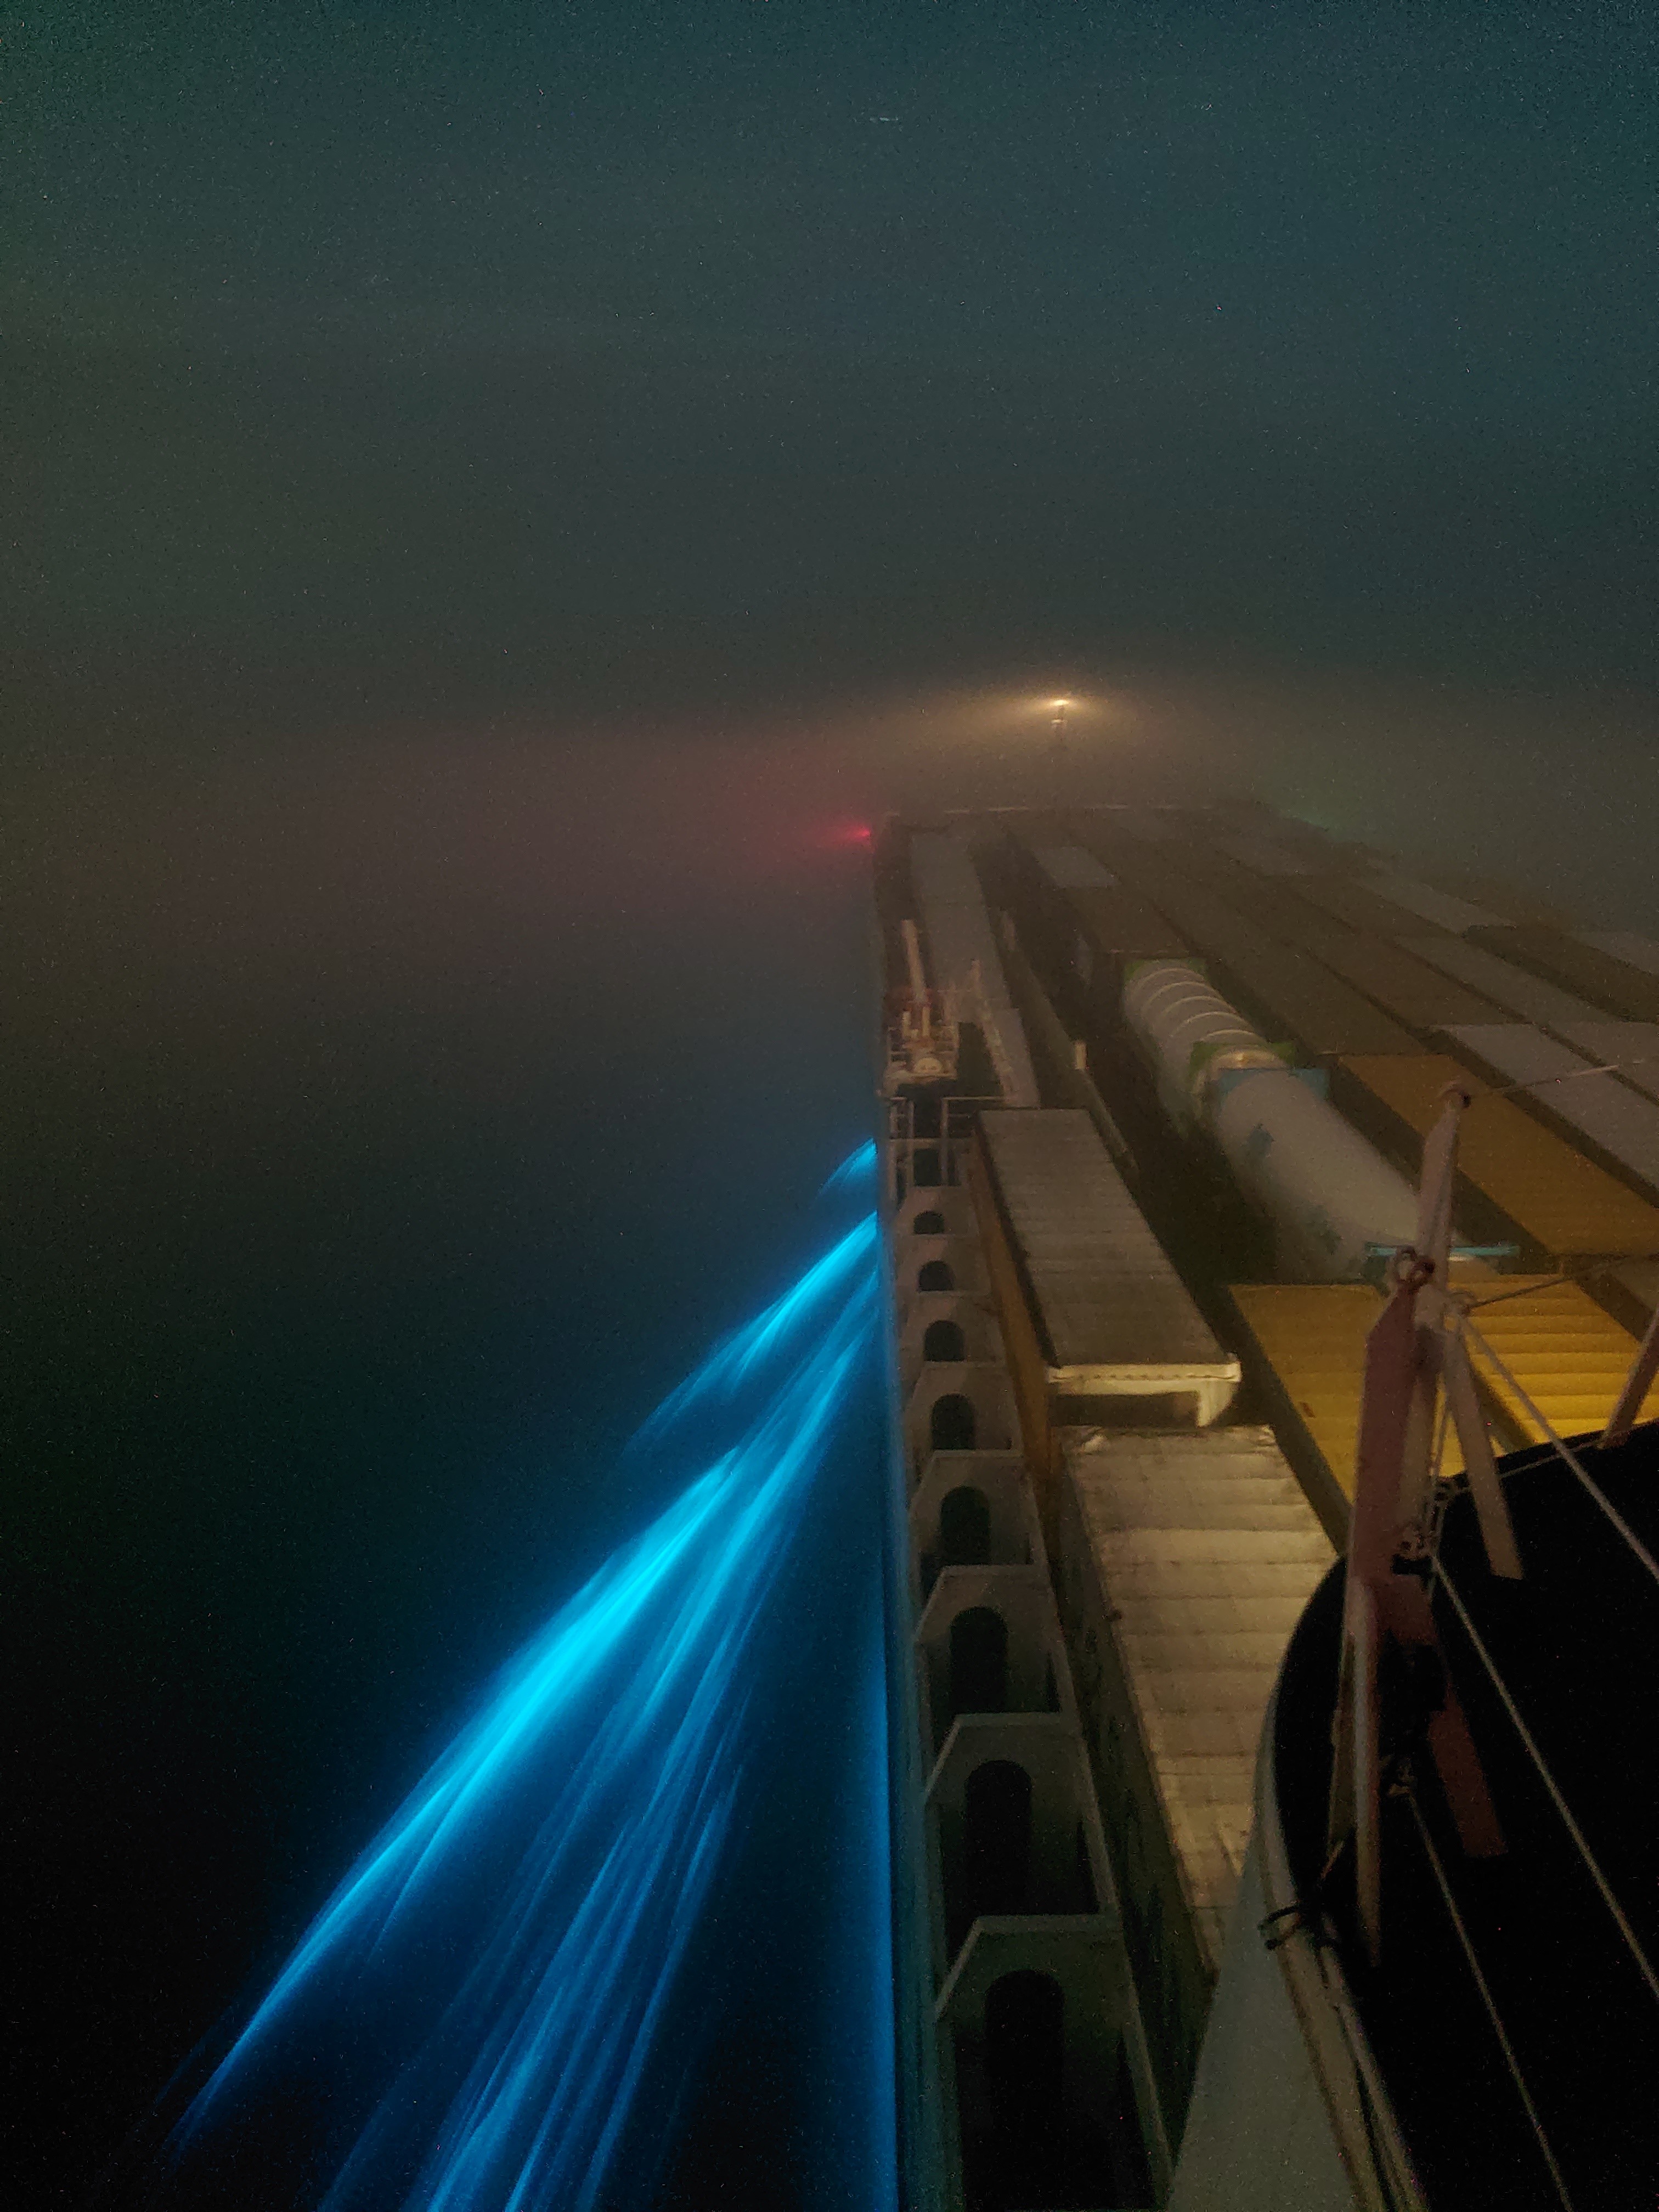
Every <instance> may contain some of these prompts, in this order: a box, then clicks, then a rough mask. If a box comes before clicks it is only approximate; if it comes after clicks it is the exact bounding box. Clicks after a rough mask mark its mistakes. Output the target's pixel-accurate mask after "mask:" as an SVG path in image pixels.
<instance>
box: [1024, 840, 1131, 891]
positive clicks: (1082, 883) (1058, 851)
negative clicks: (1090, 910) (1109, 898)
mask: <svg viewBox="0 0 1659 2212" xmlns="http://www.w3.org/2000/svg"><path fill="white" fill-rule="evenodd" d="M1031 850H1032V857H1033V858H1034V859H1035V860H1036V864H1037V866H1038V867H1040V868H1041V869H1042V872H1043V874H1044V875H1045V876H1047V877H1048V880H1049V882H1050V883H1051V884H1055V885H1056V886H1057V887H1058V888H1059V889H1060V890H1063V891H1112V890H1116V889H1117V878H1116V877H1115V875H1114V874H1113V873H1112V872H1111V870H1110V869H1109V868H1103V867H1102V866H1101V865H1100V862H1099V861H1098V860H1096V858H1095V856H1094V854H1092V853H1085V851H1084V849H1083V848H1082V846H1081V845H1036V846H1033V847H1032V848H1031Z"/></svg>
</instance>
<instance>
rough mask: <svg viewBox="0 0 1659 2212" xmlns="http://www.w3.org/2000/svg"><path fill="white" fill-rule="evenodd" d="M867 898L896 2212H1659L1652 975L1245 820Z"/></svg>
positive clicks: (1234, 818)
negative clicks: (900, 1515)
mask: <svg viewBox="0 0 1659 2212" xmlns="http://www.w3.org/2000/svg"><path fill="white" fill-rule="evenodd" d="M877 889H878V911H879V915H880V920H881V925H882V941H883V945H884V985H885V988H886V991H887V994H888V998H887V1030H886V1036H887V1045H886V1049H885V1051H884V1054H883V1056H882V1076H881V1083H882V1091H883V1095H884V1108H885V1113H886V1119H887V1127H886V1139H885V1144H884V1209H885V1215H886V1224H887V1231H888V1249H889V1253H890V1262H891V1270H892V1283H893V1305H892V1311H893V1316H894V1347H893V1350H894V1359H893V1365H894V1379H895V1392H896V1435H897V1439H898V1441H897V1444H896V1453H897V1456H898V1458H899V1460H900V1462H901V1466H900V1468H899V1475H900V1477H901V1479H902V1492H903V1499H904V1512H905V1517H906V1533H907V1538H908V1553H907V1557H906V1559H905V1562H904V1574H903V1579H904V1580H905V1581H906V1583H907V1584H908V1588H907V1590H906V1594H905V1599H904V1602H903V1607H902V1609H903V1612H904V1615H905V1618H904V1620H903V1623H902V1629H903V1640H904V1643H905V1644H906V1648H907V1650H908V1660H907V1662H906V1663H907V1665H908V1666H909V1667H911V1668H914V1676H915V1690H914V1696H913V1698H912V1699H911V1701H910V1709H909V1713H908V1721H907V1723H906V1725H907V1726H908V1729H909V1730H910V1731H911V1735H912V1739H913V1740H912V1741H911V1742H910V1743H909V1744H908V1746H907V1756H906V1757H905V1758H903V1759H901V1760H900V1762H899V1770H898V1780H897V1784H896V1786H897V1787H898V1789H899V1790H900V1792H901V1795H902V1796H908V1802H906V1803H904V1804H902V1806H901V1819H900V1832H901V1833H904V1832H908V1833H909V1834H910V1836H911V1837H912V1838H913V1839H914V1847H913V1858H914V1863H911V1864H910V1865H909V1866H908V1868H907V1867H906V1866H903V1865H902V1866H901V1868H900V1879H901V1887H903V1885H904V1883H905V1882H906V1881H907V1880H912V1879H913V1887H912V1890H911V1892H910V1896H911V1899H912V1901H913V1902H914V1905H915V1911H914V1914H913V1915H910V1916H908V1917H907V1912H906V1909H905V1905H904V1900H903V1899H901V1910H900V1924H901V1928H903V1927H905V1926H906V1925H909V1924H914V1925H915V1928H916V1929H918V1930H919V1931H921V1930H925V1933H924V1934H921V1935H920V1936H919V1942H918V1944H917V1947H916V1948H917V1950H918V1951H919V1953H921V1954H925V1955H922V1956H921V1957H920V1958H919V1959H918V1960H916V1962H915V1970H914V1972H913V1973H912V1975H911V1977H910V1978H909V1980H908V1983H907V1984H905V1987H906V1989H907V1990H908V1993H909V2000H910V2002H911V2009H912V2011H913V2012H914V2014H915V2020H914V2021H912V2023H911V2026H912V2029H913V2034H912V2039H911V2045H912V2048H913V2049H914V2050H915V2052H916V2053H917V2054H918V2060H919V2063H918V2067H917V2074H918V2079H919V2081H920V2082H921V2087H920V2090H919V2092H918V2096H919V2100H920V2104H921V2107H922V2108H923V2110H922V2112H921V2116H920V2117H919V2118H916V2120H915V2124H914V2126H913V2133H914V2134H915V2136H916V2144H915V2154H914V2155H913V2158H912V2160H911V2167H912V2180H913V2194H914V2195H915V2199H916V2201H917V2202H918V2203H924V2202H931V2203H939V2204H940V2205H944V2206H950V2207H955V2206H962V2207H965V2208H969V2212H980V2208H984V2209H985V2212H994V2208H1006V2209H1007V2212H1017V2208H1022V2207H1023V2208H1034V2207H1036V2206H1049V2207H1055V2208H1058V2207H1061V2206H1074V2207H1085V2206H1094V2207H1106V2206H1126V2207H1127V2206H1137V2207H1148V2206H1153V2205H1162V2204H1164V2203H1173V2204H1175V2205H1176V2206H1179V2207H1182V2208H1183V2212H1184V2208H1191V2209H1192V2212H1198V2208H1201V2207H1209V2206H1215V2207H1218V2208H1219V2207H1221V2206H1222V2205H1224V2204H1225V2206H1227V2207H1228V2208H1229V2212H1237V2208H1239V2207H1240V2206H1261V2207H1262V2208H1263V2209H1264V2212H1266V2208H1267V2207H1285V2208H1303V2207H1306V2208H1314V2207H1320V2208H1324V2207H1330V2208H1337V2207H1346V2206H1351V2205H1359V2206H1364V2207H1368V2208H1369V2207H1390V2206H1420V2205H1430V2206H1435V2207H1448V2206H1451V2205H1454V2204H1455V2205H1458V2206H1462V2205H1464V2204H1471V2205H1474V2204H1480V2205H1484V2204H1487V2203H1491V2204H1493V2205H1496V2204H1498V2203H1504V2204H1505V2205H1518V2204H1532V2203H1539V2204H1550V2203H1566V2204H1572V2203H1578V2204H1580V2205H1583V2204H1586V2203H1598V2204H1603V2205H1605V2204H1610V2203H1626V2202H1628V2203H1632V2204H1634V2203H1650V2202H1651V2201H1652V2197H1653V2193H1654V2188H1655V2185H1656V2181H1659V2129H1656V2126H1655V2123H1654V2122H1653V2120H1652V2119H1651V2118H1650V2117H1648V2116H1647V2114H1646V2111H1645V2106H1646V2104H1647V2103H1650V2102H1651V2100H1650V2099H1644V2094H1643V2091H1642V2087H1641V2085H1642V2083H1643V2081H1644V2080H1652V2079H1659V1978H1655V1975H1654V1972H1653V1966H1652V1962H1653V1961H1654V1960H1656V1958H1659V1847H1656V1844H1655V1843H1654V1841H1653V1838H1655V1837H1656V1835H1659V1818H1656V1814H1659V1759H1656V1758H1655V1757H1654V1755H1653V1754H1652V1753H1650V1752H1649V1751H1648V1750H1647V1748H1646V1747H1645V1741H1643V1742H1642V1744H1641V1747H1640V1748H1639V1749H1638V1748H1636V1747H1633V1745H1632V1741H1630V1739H1631V1735H1632V1718H1631V1714H1630V1710H1629V1707H1630V1703H1631V1700H1632V1698H1633V1696H1634V1695H1636V1694H1639V1693H1638V1692H1635V1691H1634V1690H1633V1688H1632V1676H1633V1674H1637V1673H1639V1671H1640V1670H1641V1668H1643V1666H1644V1664H1645V1666H1646V1668H1647V1670H1648V1671H1649V1672H1650V1671H1651V1656H1652V1653H1653V1650H1654V1647H1655V1641H1656V1633H1655V1632H1656V1630H1659V1566H1656V1565H1655V1556H1654V1555H1655V1552H1656V1550H1659V1511H1656V1510H1655V1508H1654V1506H1653V1505H1652V1504H1650V1498H1659V1443H1656V1437H1659V1430H1656V1428H1654V1427H1652V1426H1650V1425H1648V1424H1649V1423H1650V1421H1651V1418H1652V1416H1653V1415H1654V1414H1655V1413H1659V1397H1656V1396H1655V1395H1654V1391H1653V1383H1654V1370H1655V1369H1656V1367H1659V1339H1655V1338H1654V1337H1653V1336H1652V1335H1651V1334H1650V1320H1651V1316H1652V1314H1653V1309H1654V1304H1655V1299H1656V1295H1659V946H1653V945H1649V944H1648V943H1647V942H1646V941H1645V940H1644V939H1638V938H1632V937H1631V936H1629V935H1627V934H1624V933H1585V934H1582V935H1581V934H1578V933H1574V932H1573V931H1572V930H1571V928H1570V927H1567V926H1566V925H1565V923H1564V922H1563V921H1562V919H1561V918H1560V917H1559V916H1556V915H1552V914H1550V913H1548V912H1547V911H1544V910H1541V909H1540V908H1538V907H1537V906H1536V905H1535V904H1534V902H1529V901H1528V900H1526V899H1524V898H1520V897H1516V896H1511V895H1509V894H1504V893H1500V892H1498V891H1495V890H1486V889H1483V890H1481V891H1480V892H1479V893H1478V894H1477V893H1473V892H1471V891H1469V890H1468V887H1467V886H1458V885H1442V884H1437V883H1431V882H1427V881H1424V880H1421V879H1419V878H1417V877H1415V876H1413V875H1412V874H1411V873H1409V872H1407V871H1406V870H1405V869H1403V868H1401V866H1398V865H1397V864H1395V863H1393V862H1391V861H1390V860H1388V858H1387V857H1386V856H1383V855H1381V854H1375V853H1372V852H1370V851H1368V850H1365V849H1364V848H1355V847H1351V846H1345V845H1343V844H1340V843H1339V842H1337V841H1335V840H1333V839H1329V838H1327V837H1325V836H1322V834H1320V833H1319V832H1317V831H1315V830H1313V829H1310V828H1308V827H1307V826H1305V825H1304V824H1301V823H1293V822H1289V821H1285V820H1281V819H1279V818H1278V817H1273V816H1271V815H1269V814H1268V813H1267V811H1265V810H1262V809H1260V808H1243V807H1241V808H1237V809H1234V810H1231V811H1229V810H1225V809H1218V810H1214V811H1183V810H1177V809H1173V808H1169V809H1165V808H1150V807H1136V806H1122V807H1099V808H1091V809H1077V810H1073V811H1060V812H1054V813H1042V812H1033V811H1008V812H1004V813H1000V814H978V815H953V816H947V817H944V818H942V819H940V820H937V821H933V822H927V823H905V822H900V821H894V822H891V823H888V824H887V825H886V826H885V828H884V831H883V834H882V836H881V838H880V840H879V841H878V850H877ZM947 1017H948V1019H947ZM942 1029H948V1032H949V1042H950V1057H949V1065H948V1066H946V1065H945V1060H943V1059H942V1058H941V1057H940V1055H939V1054H938V1053H937V1052H933V1054H931V1055H930V1053H929V1050H928V1048H929V1047H930V1046H932V1045H933V1043H934V1042H935V1041H936V1040H937V1038H938V1037H939V1034H940V1032H941V1030H942ZM1610 1424H1611V1425H1610ZM1644 1655H1645V1660H1644ZM1575 1715H1577V1716H1578V1718H1577V1721H1576V1722H1575V1719H1574V1716H1575ZM1621 1745H1622V1746H1623V1747H1624V1748H1623V1750H1622V1752H1621V1751H1620V1749H1618V1748H1617V1747H1620V1746H1621ZM907 1824H908V1830H907ZM1552 1901H1554V1904H1555V1906H1556V1908H1557V1909H1556V1913H1555V1917H1552ZM1460 2084H1461V2085H1462V2087H1460Z"/></svg>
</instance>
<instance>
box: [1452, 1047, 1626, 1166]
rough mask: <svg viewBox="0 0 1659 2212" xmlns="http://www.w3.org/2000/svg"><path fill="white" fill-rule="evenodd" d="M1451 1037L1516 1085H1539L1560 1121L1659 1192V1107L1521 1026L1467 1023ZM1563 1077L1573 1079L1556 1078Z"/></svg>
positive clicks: (1543, 1100) (1541, 1097) (1537, 1091)
mask: <svg viewBox="0 0 1659 2212" xmlns="http://www.w3.org/2000/svg"><path fill="white" fill-rule="evenodd" d="M1446 1034H1447V1036H1449V1037H1452V1038H1455V1040H1456V1042H1457V1043H1458V1044H1459V1045H1460V1046H1462V1048H1464V1049H1465V1050H1466V1051H1467V1052H1468V1053H1469V1054H1471V1055H1472V1057H1473V1058H1474V1059H1475V1060H1480V1061H1481V1062H1483V1063H1484V1064H1485V1065H1486V1066H1488V1067H1490V1068H1493V1069H1495V1070H1496V1071H1497V1073H1498V1074H1499V1075H1503V1076H1507V1077H1508V1078H1509V1079H1510V1082H1512V1083H1519V1084H1526V1085H1528V1086H1534V1085H1535V1086H1537V1087H1536V1088H1535V1090H1534V1091H1533V1094H1532V1095H1533V1096H1534V1097H1536V1098H1537V1099H1538V1101H1539V1103H1541V1105H1542V1106H1543V1107H1544V1108H1545V1109H1547V1111H1548V1112H1549V1113H1551V1114H1553V1115H1555V1117H1556V1118H1557V1120H1558V1121H1565V1123H1566V1124H1567V1126H1568V1127H1570V1128H1573V1129H1578V1130H1581V1131H1582V1132H1583V1134H1584V1135H1585V1136H1586V1137H1588V1138H1589V1139H1590V1141H1591V1142H1592V1143H1593V1144H1595V1145H1598V1146H1600V1147H1601V1150H1602V1152H1605V1153H1606V1154H1607V1157H1608V1158H1610V1159H1613V1160H1616V1161H1618V1162H1619V1163H1620V1164H1621V1165H1622V1166H1624V1167H1626V1168H1628V1169H1629V1170H1630V1171H1631V1173H1632V1175H1634V1176H1638V1177H1639V1178H1640V1180H1641V1181H1642V1182H1644V1183H1645V1184H1646V1185H1647V1186H1648V1187H1649V1188H1650V1189H1652V1190H1655V1191H1659V1103H1655V1101H1654V1100H1653V1099H1651V1098H1644V1097H1639V1096H1638V1094H1637V1092H1636V1091H1632V1089H1631V1088H1630V1087H1629V1085H1626V1084H1624V1083H1621V1082H1620V1079H1619V1078H1618V1077H1617V1076H1616V1075H1600V1074H1594V1073H1590V1072H1589V1071H1590V1070H1592V1069H1593V1068H1594V1067H1595V1061H1594V1060H1585V1059H1583V1057H1582V1056H1581V1055H1580V1054H1577V1053H1576V1052H1573V1051H1571V1050H1570V1049H1569V1048H1568V1047H1567V1046H1565V1045H1564V1044H1558V1043H1557V1042H1555V1040H1554V1038H1553V1037H1547V1036H1544V1035H1543V1034H1542V1032H1541V1031H1540V1030H1534V1029H1528V1028H1527V1027H1526V1026H1525V1024H1522V1023H1520V1022H1466V1023H1463V1024H1460V1025H1459V1026H1458V1027H1456V1028H1455V1029H1449V1030H1447V1032H1446ZM1559 1077H1565V1078H1566V1080H1565V1081H1558V1080H1553V1079H1555V1078H1559Z"/></svg>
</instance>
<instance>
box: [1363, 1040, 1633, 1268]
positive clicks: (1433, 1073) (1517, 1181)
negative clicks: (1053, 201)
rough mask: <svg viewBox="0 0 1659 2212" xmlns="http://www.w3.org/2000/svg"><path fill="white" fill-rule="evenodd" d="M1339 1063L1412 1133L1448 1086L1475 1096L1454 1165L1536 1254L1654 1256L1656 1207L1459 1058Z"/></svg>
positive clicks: (1372, 1057)
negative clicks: (1495, 1089) (1532, 1245)
mask: <svg viewBox="0 0 1659 2212" xmlns="http://www.w3.org/2000/svg"><path fill="white" fill-rule="evenodd" d="M1341 1064H1342V1066H1344V1067H1345V1068H1346V1070H1347V1071H1348V1073H1350V1074H1351V1075H1352V1077H1353V1078H1354V1079H1355V1080H1356V1081H1358V1083H1360V1084H1363V1085H1364V1088H1365V1089H1366V1090H1367V1091H1370V1094H1371V1096H1372V1097H1374V1098H1378V1099H1380V1100H1381V1101H1382V1102H1383V1104H1384V1105H1385V1106H1388V1107H1389V1108H1391V1109H1393V1111H1394V1112H1395V1114H1397V1115H1399V1117H1400V1119H1401V1121H1405V1122H1407V1124H1408V1125H1409V1126H1410V1127H1412V1128H1413V1129H1414V1130H1415V1131H1416V1132H1417V1133H1418V1134H1419V1136H1425V1135H1426V1134H1427V1133H1428V1132H1429V1130H1430V1129H1431V1128H1432V1127H1433V1126H1434V1124H1435V1122H1436V1121H1437V1119H1438V1118H1439V1115H1440V1095H1441V1093H1442V1091H1443V1090H1444V1089H1445V1087H1446V1085H1448V1084H1449V1083H1452V1082H1457V1083H1461V1084H1463V1085H1466V1086H1467V1087H1468V1089H1469V1090H1470V1091H1473V1092H1474V1103H1473V1104H1472V1105H1471V1106H1470V1108H1469V1109H1468V1113H1466V1114H1465V1115H1464V1116H1463V1120H1462V1127H1461V1128H1460V1130H1459V1133H1458V1146H1457V1164H1458V1166H1459V1167H1460V1168H1461V1169H1462V1172H1463V1173H1464V1175H1466V1176H1468V1179H1469V1181H1470V1182H1472V1183H1473V1184H1474V1187H1475V1188H1476V1189H1477V1190H1478V1191H1480V1192H1481V1193H1482V1194H1484V1195H1485V1196H1486V1197H1487V1198H1489V1199H1490V1200H1492V1204H1493V1205H1494V1206H1497V1207H1498V1209H1499V1211H1500V1212H1503V1213H1505V1214H1507V1215H1508V1217H1509V1218H1510V1220H1511V1221H1512V1222H1514V1223H1515V1225H1516V1227H1517V1228H1518V1229H1520V1230H1521V1231H1523V1233H1524V1234H1525V1235H1527V1236H1528V1237H1532V1238H1533V1239H1534V1242H1535V1243H1537V1244H1538V1245H1539V1246H1540V1247H1541V1249H1543V1250H1544V1251H1546V1252H1547V1253H1549V1254H1551V1255H1560V1256H1564V1257H1565V1256H1569V1255H1597V1256H1605V1257H1608V1258H1612V1257H1614V1256H1620V1257H1631V1258H1634V1257H1637V1256H1640V1255H1648V1254H1656V1255H1659V1207H1655V1206H1650V1205H1649V1204H1648V1203H1647V1202H1646V1200H1644V1199H1641V1198H1638V1196H1637V1195H1636V1194H1635V1192H1634V1191H1631V1190H1626V1188H1625V1186H1624V1184H1623V1183H1621V1182H1617V1181H1616V1180H1615V1179H1614V1178H1613V1176H1610V1175H1609V1174H1608V1173H1607V1170H1605V1169H1604V1168H1599V1167H1597V1166H1596V1164H1595V1162H1594V1160H1587V1159H1586V1158H1584V1156H1583V1153H1582V1152H1575V1151H1574V1150H1573V1148H1572V1146H1571V1145H1569V1144H1567V1143H1566V1142H1565V1140H1564V1139H1562V1138H1560V1137H1558V1136H1557V1135H1556V1133H1554V1131H1553V1129H1547V1128H1546V1127H1544V1126H1543V1124H1542V1123H1541V1122H1539V1121H1534V1120H1533V1118H1532V1116H1531V1115H1530V1114H1528V1112H1527V1111H1526V1110H1525V1109H1524V1108H1523V1107H1522V1106H1519V1105H1517V1104H1516V1102H1515V1101H1514V1099H1512V1098H1504V1097H1498V1096H1497V1095H1496V1094H1495V1093H1493V1092H1492V1091H1490V1090H1488V1089H1487V1088H1486V1085H1483V1084H1481V1083H1480V1081H1479V1080H1478V1079H1476V1078H1475V1077H1474V1076H1472V1075H1471V1074H1470V1073H1469V1072H1468V1069H1467V1068H1466V1067H1464V1066H1462V1065H1461V1064H1460V1063H1459V1062H1458V1061H1456V1060H1450V1059H1448V1058H1447V1057H1446V1056H1445V1055H1444V1054H1440V1053H1421V1054H1412V1055H1407V1054H1399V1055H1398V1056H1395V1055H1391V1054H1360V1055H1358V1056H1355V1057H1352V1058H1349V1059H1346V1060H1343V1062H1342V1063H1341Z"/></svg>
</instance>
